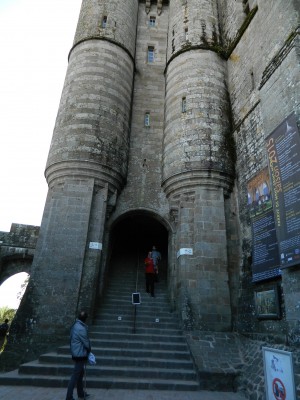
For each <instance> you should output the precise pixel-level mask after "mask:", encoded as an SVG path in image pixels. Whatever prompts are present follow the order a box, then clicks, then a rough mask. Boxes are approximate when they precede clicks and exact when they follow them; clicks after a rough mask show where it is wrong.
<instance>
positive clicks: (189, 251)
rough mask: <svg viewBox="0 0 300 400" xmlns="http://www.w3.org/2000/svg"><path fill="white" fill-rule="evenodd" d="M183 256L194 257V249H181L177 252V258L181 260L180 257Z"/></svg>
mask: <svg viewBox="0 0 300 400" xmlns="http://www.w3.org/2000/svg"><path fill="white" fill-rule="evenodd" d="M183 254H185V255H189V256H192V255H193V249H190V248H182V249H179V250H178V251H177V258H179V257H180V256H182V255H183Z"/></svg>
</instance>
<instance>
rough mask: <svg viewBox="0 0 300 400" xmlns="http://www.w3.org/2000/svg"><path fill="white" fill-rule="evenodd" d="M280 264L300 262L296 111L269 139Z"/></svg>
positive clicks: (299, 163) (299, 149) (299, 153)
mask: <svg viewBox="0 0 300 400" xmlns="http://www.w3.org/2000/svg"><path fill="white" fill-rule="evenodd" d="M266 146H267V155H268V162H269V169H270V177H271V183H272V197H273V208H274V216H275V226H276V233H277V239H278V246H279V253H280V265H281V268H283V267H290V266H293V265H298V264H300V201H299V199H300V136H299V131H298V127H297V123H296V118H295V116H294V114H291V115H290V116H289V117H288V118H286V119H285V120H284V121H283V122H282V123H281V124H280V125H279V126H278V127H277V128H276V129H275V130H274V131H273V132H272V133H271V134H270V135H269V136H268V137H267V138H266Z"/></svg>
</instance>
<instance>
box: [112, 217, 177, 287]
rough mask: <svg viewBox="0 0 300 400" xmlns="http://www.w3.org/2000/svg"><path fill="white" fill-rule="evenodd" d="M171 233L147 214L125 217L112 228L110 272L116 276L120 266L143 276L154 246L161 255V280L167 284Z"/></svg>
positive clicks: (156, 219)
mask: <svg viewBox="0 0 300 400" xmlns="http://www.w3.org/2000/svg"><path fill="white" fill-rule="evenodd" d="M168 237H169V235H168V231H167V229H166V227H165V226H164V225H163V224H162V222H161V221H159V219H158V218H157V217H156V216H154V215H152V214H150V213H147V212H140V211H139V212H131V213H128V214H126V215H123V216H122V217H121V218H119V219H118V220H117V221H116V222H115V223H114V225H113V227H112V230H111V234H110V241H109V254H110V257H109V263H108V265H109V267H108V268H109V271H108V274H109V275H110V274H114V271H115V269H116V268H119V266H120V264H122V265H123V266H124V268H127V269H128V270H130V271H132V270H134V269H136V270H137V271H139V272H140V276H142V275H143V266H144V264H143V262H144V259H145V258H146V256H147V253H148V252H149V251H151V249H152V246H156V248H157V249H158V250H159V251H160V253H161V256H162V260H161V262H160V266H159V277H160V279H161V280H164V281H166V280H167V270H168ZM140 282H141V279H140Z"/></svg>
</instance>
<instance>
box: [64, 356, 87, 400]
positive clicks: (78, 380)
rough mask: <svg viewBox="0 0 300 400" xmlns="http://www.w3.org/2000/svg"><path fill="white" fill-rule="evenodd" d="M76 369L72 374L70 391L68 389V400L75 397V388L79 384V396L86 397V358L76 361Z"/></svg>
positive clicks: (69, 385)
mask: <svg viewBox="0 0 300 400" xmlns="http://www.w3.org/2000/svg"><path fill="white" fill-rule="evenodd" d="M74 362H75V365H74V370H73V373H72V375H71V378H70V381H69V384H68V391H67V397H66V400H72V399H73V390H74V387H75V386H77V395H78V397H82V398H83V397H84V391H83V376H84V365H85V363H86V361H85V360H80V361H74Z"/></svg>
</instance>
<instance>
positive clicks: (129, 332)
mask: <svg viewBox="0 0 300 400" xmlns="http://www.w3.org/2000/svg"><path fill="white" fill-rule="evenodd" d="M129 264H130V263H128V262H127V264H125V263H124V262H122V260H119V261H115V262H114V268H113V275H112V276H111V277H110V279H109V284H108V289H107V291H106V294H105V296H104V298H103V301H102V302H101V304H99V307H98V311H97V312H96V315H95V316H94V320H93V324H91V325H90V328H89V334H90V339H91V343H92V352H93V353H94V354H95V356H96V359H97V364H96V365H95V366H90V365H88V366H87V371H86V373H87V386H88V387H90V388H106V389H112V388H114V389H158V390H184V391H192V390H198V389H199V382H198V378H197V373H196V372H195V369H194V365H193V362H192V360H191V356H190V352H189V349H188V346H187V343H186V339H185V337H184V335H183V334H182V332H181V330H180V329H179V323H178V320H177V316H176V314H174V313H172V312H171V310H170V306H169V303H168V299H167V294H166V292H167V290H166V282H165V280H164V279H163V277H162V279H160V282H159V283H157V284H156V293H155V298H152V297H150V296H149V295H148V294H147V293H145V290H144V286H145V285H144V272H143V267H142V266H141V267H140V268H139V272H138V273H137V271H136V269H135V268H132V267H131V266H130V265H129ZM133 292H140V294H141V304H139V305H136V306H134V305H133V304H132V293H133ZM134 321H135V323H134ZM66 342H67V340H66ZM72 369H73V362H72V360H71V358H70V353H69V346H68V344H66V346H63V347H60V348H58V349H57V351H56V352H53V353H48V354H43V355H41V356H40V357H39V359H38V360H36V361H33V362H29V363H26V364H23V365H21V366H20V367H19V370H17V371H12V372H9V373H6V374H4V375H2V376H0V385H32V386H46V387H67V383H68V381H69V378H70V375H71V373H72Z"/></svg>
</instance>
